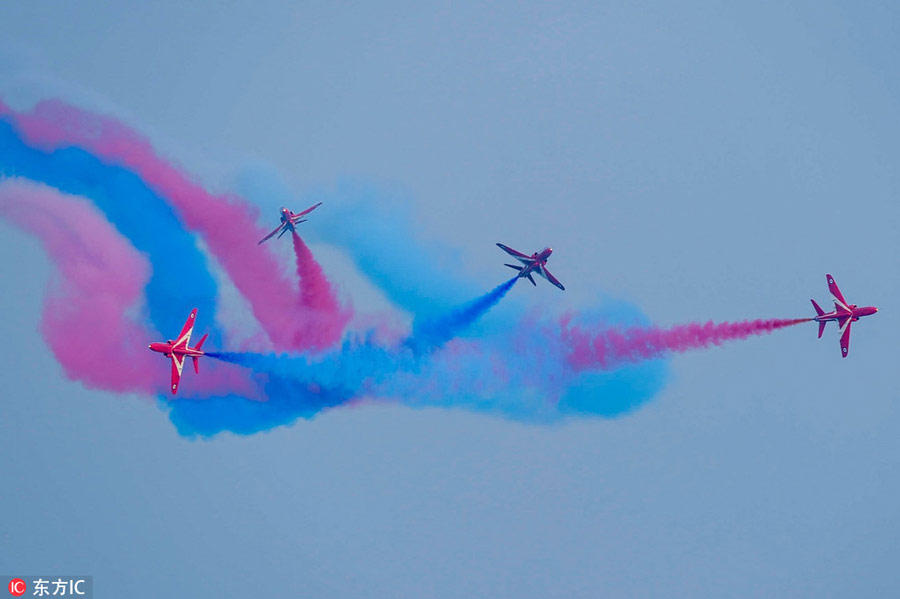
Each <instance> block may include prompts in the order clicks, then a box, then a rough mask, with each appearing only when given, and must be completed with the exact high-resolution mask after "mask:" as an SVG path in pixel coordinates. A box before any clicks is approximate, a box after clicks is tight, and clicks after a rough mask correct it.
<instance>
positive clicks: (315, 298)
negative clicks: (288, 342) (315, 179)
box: [292, 231, 350, 349]
mask: <svg viewBox="0 0 900 599" xmlns="http://www.w3.org/2000/svg"><path fill="white" fill-rule="evenodd" d="M292 233H293V234H292V238H293V242H294V256H295V257H296V264H297V277H298V278H299V279H300V303H299V307H300V310H299V313H298V312H297V311H294V313H293V314H292V316H295V317H297V318H298V320H299V325H301V326H302V325H305V326H304V329H303V330H302V331H297V334H299V335H301V336H302V337H303V338H302V339H298V340H296V341H295V343H294V346H295V347H296V346H304V345H305V346H306V347H310V348H313V349H324V348H326V347H328V346H330V345H333V344H334V342H335V341H337V340H338V339H340V337H341V335H342V334H343V332H344V327H345V326H346V325H347V322H348V321H349V320H350V311H349V310H347V309H345V308H343V307H342V306H341V304H340V303H339V302H338V300H337V298H336V297H335V294H334V289H333V288H332V286H331V283H330V282H329V281H328V279H327V278H326V277H325V273H323V272H322V267H321V265H319V263H318V262H317V261H316V259H315V257H314V256H313V255H312V252H311V251H309V247H308V246H307V245H306V243H304V241H303V239H302V238H301V237H300V236H299V235H297V233H296V232H295V231H292Z"/></svg>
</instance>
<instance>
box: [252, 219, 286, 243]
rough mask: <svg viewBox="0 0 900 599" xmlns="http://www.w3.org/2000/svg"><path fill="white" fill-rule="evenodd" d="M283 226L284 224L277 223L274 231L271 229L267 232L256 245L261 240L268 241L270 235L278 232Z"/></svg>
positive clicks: (260, 241)
mask: <svg viewBox="0 0 900 599" xmlns="http://www.w3.org/2000/svg"><path fill="white" fill-rule="evenodd" d="M283 226H284V224H281V225H278V228H276V229H275V230H274V231H272V232H271V233H269V234H268V235H266V236H265V237H263V238H262V239H260V240H259V242H258V243H257V244H256V245H259V244H260V243H262V242H263V241H268V240H269V239H271V238H272V236H273V235H275V233H277V232H279V231H280V230H281V228H282V227H283Z"/></svg>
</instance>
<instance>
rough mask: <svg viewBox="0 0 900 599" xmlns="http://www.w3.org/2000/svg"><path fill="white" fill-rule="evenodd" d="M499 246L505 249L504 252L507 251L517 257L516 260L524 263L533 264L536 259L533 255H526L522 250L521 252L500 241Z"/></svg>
mask: <svg viewBox="0 0 900 599" xmlns="http://www.w3.org/2000/svg"><path fill="white" fill-rule="evenodd" d="M497 247H498V248H500V249H501V250H503V251H504V252H506V253H507V254H509V255H510V256H512V257H513V258H515V259H516V260H518V261H519V262H521V263H522V264H531V263H532V262H534V259H533V258H532V257H531V256H526V255H525V254H523V253H522V252H520V251H518V250H514V249H512V248H511V247H509V246H506V245H503V244H502V243H498V244H497Z"/></svg>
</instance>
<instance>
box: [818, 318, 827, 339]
mask: <svg viewBox="0 0 900 599" xmlns="http://www.w3.org/2000/svg"><path fill="white" fill-rule="evenodd" d="M826 324H828V321H826V320H823V321H821V322H820V323H819V339H821V338H822V333H824V332H825V325H826Z"/></svg>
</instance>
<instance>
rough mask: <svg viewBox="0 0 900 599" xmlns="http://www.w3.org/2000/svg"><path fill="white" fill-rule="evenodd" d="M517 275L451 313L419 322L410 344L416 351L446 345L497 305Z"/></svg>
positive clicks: (514, 281)
mask: <svg viewBox="0 0 900 599" xmlns="http://www.w3.org/2000/svg"><path fill="white" fill-rule="evenodd" d="M517 280H518V278H517V277H513V278H512V279H510V280H508V281H506V282H505V283H502V284H500V285H497V286H496V287H495V288H494V289H492V290H491V291H489V292H488V293H485V294H484V295H482V296H481V297H479V298H477V299H475V300H473V301H471V302H469V303H468V304H466V305H464V306H462V307H460V308H457V309H455V310H452V311H451V312H450V313H449V314H447V315H445V316H442V317H437V318H431V319H427V320H425V321H424V322H422V323H421V324H417V325H416V326H415V329H414V331H413V335H412V337H411V338H410V339H409V340H408V341H407V343H408V345H409V346H410V347H411V348H413V350H414V351H416V352H422V351H427V350H431V349H434V348H437V347H440V346H442V345H444V344H445V343H446V342H447V341H449V340H450V339H453V338H454V337H456V336H457V335H458V334H459V333H460V332H461V331H463V330H464V329H465V328H466V327H468V326H470V325H471V324H472V323H473V322H475V321H476V320H478V319H479V318H480V317H481V316H482V315H484V314H485V313H486V312H487V311H488V310H490V309H491V308H493V307H494V306H496V305H497V303H498V302H499V301H500V300H501V299H503V298H504V297H505V296H506V294H507V293H508V292H509V290H510V289H512V287H513V285H515V284H516V281H517Z"/></svg>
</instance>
